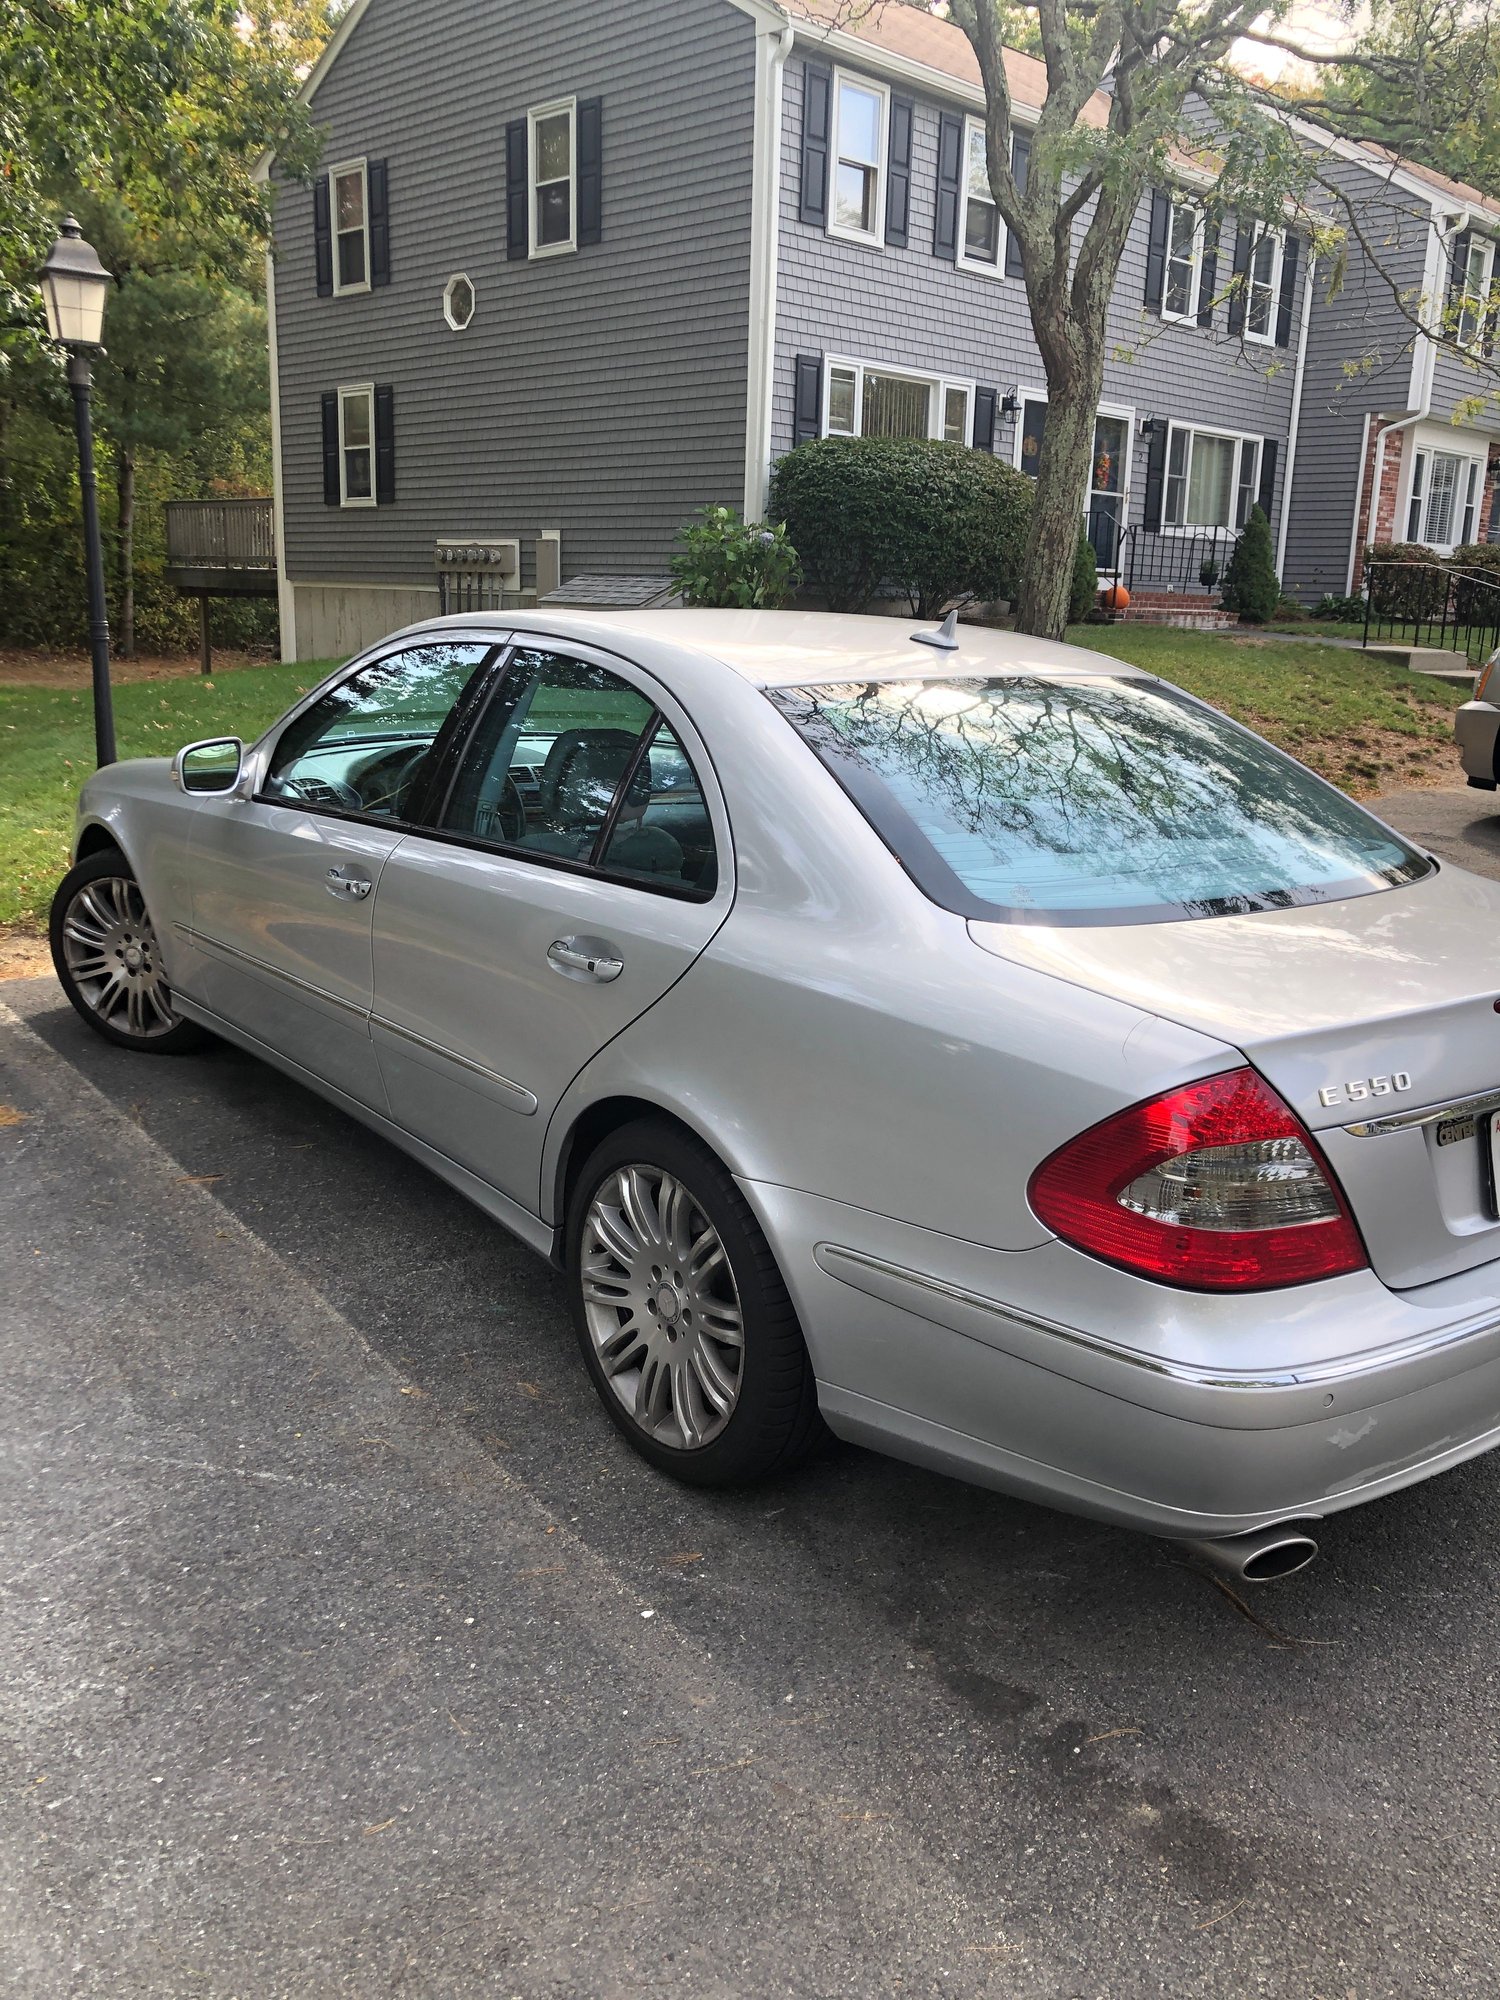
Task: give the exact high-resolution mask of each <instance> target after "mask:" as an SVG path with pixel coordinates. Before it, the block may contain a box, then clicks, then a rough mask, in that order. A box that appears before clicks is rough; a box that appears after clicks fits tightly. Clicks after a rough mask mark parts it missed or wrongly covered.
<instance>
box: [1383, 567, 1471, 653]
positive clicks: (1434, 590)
mask: <svg viewBox="0 0 1500 2000" xmlns="http://www.w3.org/2000/svg"><path fill="white" fill-rule="evenodd" d="M1364 581H1365V632H1364V639H1363V641H1362V643H1363V644H1364V645H1366V646H1368V645H1369V644H1370V642H1371V641H1372V640H1374V641H1375V643H1376V644H1380V643H1382V642H1388V641H1390V640H1392V639H1395V638H1398V637H1399V638H1400V640H1401V642H1402V643H1403V644H1406V645H1411V646H1431V647H1433V648H1434V649H1436V650H1437V651H1438V652H1444V653H1447V652H1452V653H1462V654H1464V655H1465V657H1466V658H1468V659H1470V660H1476V661H1477V660H1483V659H1486V658H1488V656H1489V655H1490V654H1491V653H1492V652H1493V651H1494V650H1495V648H1496V646H1497V645H1500V576H1493V575H1492V576H1486V575H1484V574H1483V572H1481V571H1478V570H1463V569H1450V568H1449V566H1448V565H1447V564H1446V563H1442V562H1430V563H1419V562H1387V561H1377V562H1367V563H1366V564H1365V578H1364Z"/></svg>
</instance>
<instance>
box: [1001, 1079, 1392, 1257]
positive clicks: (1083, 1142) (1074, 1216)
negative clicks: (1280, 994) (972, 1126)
mask: <svg viewBox="0 0 1500 2000" xmlns="http://www.w3.org/2000/svg"><path fill="white" fill-rule="evenodd" d="M1029 1194H1030V1198H1031V1206H1032V1208H1033V1209H1034V1210H1035V1211H1036V1213H1037V1215H1038V1216H1039V1217H1040V1218H1041V1220H1042V1221H1043V1222H1045V1223H1046V1225H1047V1227H1048V1228H1049V1229H1051V1230H1054V1231H1055V1232H1056V1234H1057V1235H1059V1236H1060V1237H1061V1238H1062V1239H1063V1241H1064V1242H1065V1243H1071V1244H1073V1245H1075V1246H1076V1248H1078V1249H1080V1250H1087V1251H1088V1252H1089V1253H1090V1254H1091V1255H1092V1256H1095V1257H1102V1258H1104V1259H1105V1260H1106V1262H1108V1263H1111V1264H1120V1265H1123V1266H1124V1268H1125V1269H1126V1270H1127V1271H1139V1272H1140V1273H1141V1274H1142V1276H1144V1277H1148V1278H1157V1279H1160V1280H1161V1281H1162V1282H1163V1283H1165V1284H1169V1285H1181V1286H1183V1287H1185V1288H1186V1289H1188V1290H1192V1291H1205V1292H1251V1291H1270V1290H1272V1289H1273V1288H1274V1287H1276V1286H1280V1285H1305V1284H1307V1283H1308V1282H1309V1281H1310V1280H1311V1279H1314V1278H1336V1277H1338V1276H1339V1275H1340V1274H1341V1273H1343V1272H1345V1271H1358V1270H1361V1269H1362V1268H1363V1267H1364V1265H1365V1264H1366V1263H1367V1262H1368V1259H1367V1258H1366V1256H1365V1248H1364V1245H1363V1243H1362V1242H1361V1241H1360V1236H1359V1231H1358V1230H1357V1229H1356V1228H1355V1226H1354V1218H1353V1217H1352V1216H1351V1215H1350V1213H1349V1210H1348V1206H1347V1204H1346V1203H1345V1201H1344V1197H1343V1194H1342V1193H1341V1191H1340V1189H1339V1186H1338V1183H1337V1182H1336V1181H1335V1180H1334V1177H1333V1174H1332V1171H1331V1170H1330V1168H1329V1166H1328V1163H1327V1161H1326V1160H1324V1158H1323V1156H1322V1154H1321V1153H1320V1152H1319V1151H1318V1148H1317V1143H1316V1141H1315V1140H1314V1139H1313V1136H1312V1134H1311V1133H1310V1132H1308V1131H1307V1130H1306V1128H1305V1127H1304V1126H1303V1125H1302V1124H1301V1122H1300V1121H1299V1120H1298V1119H1297V1118H1296V1117H1295V1116H1294V1115H1293V1113H1292V1112H1291V1110H1290V1109H1289V1108H1288V1107H1287V1106H1286V1105H1285V1104H1283V1103H1282V1101H1281V1099H1280V1098H1279V1097H1278V1096H1277V1095H1276V1093H1275V1091H1274V1090H1272V1088H1271V1086H1270V1085H1269V1084H1268V1083H1267V1082H1266V1081H1265V1079H1264V1078H1263V1077H1260V1076H1258V1075H1257V1074H1256V1072H1255V1071H1254V1070H1253V1069H1235V1070H1229V1071H1227V1072H1226V1073H1225V1074H1224V1075H1222V1076H1210V1077H1205V1078H1204V1079H1203V1080H1202V1081H1201V1082H1199V1083H1190V1084H1186V1085H1184V1087H1183V1088H1182V1089H1181V1090H1172V1091H1168V1092H1167V1093H1166V1094H1165V1095H1164V1096H1162V1097H1153V1098H1151V1099H1150V1100H1149V1101H1148V1102H1147V1103H1145V1104H1134V1105H1132V1106H1131V1107H1130V1109H1129V1110H1128V1111H1121V1112H1118V1113H1117V1114H1116V1115H1115V1116H1114V1117H1113V1118H1106V1119H1105V1120H1104V1122H1103V1124H1101V1125H1095V1126H1092V1127H1091V1128H1090V1129H1089V1130H1088V1131H1087V1132H1081V1133H1080V1134H1079V1135H1078V1137H1077V1138H1076V1139H1070V1140H1069V1141H1068V1143H1067V1145H1065V1146H1061V1147H1059V1148H1058V1150H1057V1151H1056V1152H1055V1153H1054V1154H1053V1155H1052V1156H1051V1158H1050V1159H1047V1160H1044V1161H1043V1162H1042V1164H1041V1166H1039V1167H1038V1168H1037V1170H1036V1172H1035V1173H1034V1174H1033V1175H1032V1177H1031V1186H1030V1189H1029Z"/></svg>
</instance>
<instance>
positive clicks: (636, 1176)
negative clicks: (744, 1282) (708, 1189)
mask: <svg viewBox="0 0 1500 2000" xmlns="http://www.w3.org/2000/svg"><path fill="white" fill-rule="evenodd" d="M580 1258H581V1267H582V1269H581V1275H582V1281H583V1306H584V1315H585V1318H586V1320H587V1324H588V1330H589V1336H590V1339H591V1340H592V1341H593V1345H594V1352H595V1354H596V1356H597V1358H598V1361H599V1365H600V1367H601V1368H602V1370H603V1372H604V1376H605V1379H606V1381H607V1382H608V1383H609V1386H610V1389H611V1391H612V1392H613V1394H614V1395H615V1397H616V1398H617V1399H618V1401H619V1402H620V1404H621V1406H622V1407H623V1408H624V1410H625V1411H626V1413H627V1415H628V1416H629V1417H630V1418H631V1420H632V1422H633V1423H635V1424H636V1425H637V1426H638V1427H639V1428H640V1429H641V1430H642V1431H644V1432H645V1433H646V1435H647V1436H648V1437H650V1438H652V1439H654V1440H655V1442H656V1443H657V1444H661V1445H666V1446H669V1447H671V1448H673V1449H676V1450H679V1451H696V1450H698V1449H699V1448H700V1447H701V1446H703V1445H706V1444H710V1443H711V1442H712V1441H713V1440H714V1439H715V1438H716V1437H718V1435H719V1434H720V1432H721V1431H722V1430H723V1429H724V1426H725V1425H726V1424H727V1423H728V1422H729V1419H730V1417H731V1416H733V1414H734V1409H735V1405H736V1403H737V1402H738V1400H739V1393H740V1384H741V1380H742V1376H743V1368H744V1353H745V1334H744V1319H743V1315H742V1312H741V1309H740V1297H739V1291H738V1288H737V1286H736V1285H735V1281H734V1273H733V1271H732V1270H731V1268H730V1264H729V1258H728V1256H727V1254H726V1253H725V1249H724V1245H723V1243H722V1242H721V1241H720V1238H719V1232H718V1231H717V1230H716V1229H715V1228H714V1226H713V1224H712V1222H710V1220H709V1219H708V1216H707V1215H706V1214H705V1213H704V1211H703V1209H702V1208H701V1207H700V1205H699V1204H698V1202H697V1201H696V1200H695V1198H694V1196H693V1193H692V1190H691V1189H690V1188H688V1187H687V1186H686V1185H685V1183H683V1182H682V1181H680V1180H678V1179H677V1178H676V1177H675V1176H674V1175H672V1174H669V1173H667V1172H666V1171H665V1170H664V1169H662V1168H660V1167H652V1166H646V1165H643V1164H639V1165H632V1166H624V1167H618V1168H616V1169H615V1171H614V1172H613V1173H611V1174H609V1175H608V1176H607V1177H606V1178H605V1179H604V1180H603V1181H602V1182H601V1183H600V1185H599V1187H598V1188H597V1190H596V1191H595V1194H594V1198H593V1200H592V1201H591V1202H590V1203H589V1207H588V1212H587V1214H586V1215H585V1217H584V1222H583V1236H582V1241H581V1244H580Z"/></svg>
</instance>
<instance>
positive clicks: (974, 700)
mask: <svg viewBox="0 0 1500 2000" xmlns="http://www.w3.org/2000/svg"><path fill="white" fill-rule="evenodd" d="M768 693H769V696H770V699H771V700H772V701H773V702H774V703H775V704H776V706H777V707H778V708H780V709H781V711H782V712H783V714H785V715H786V716H787V717H788V718H789V720H790V721H791V722H792V723H793V725H794V726H795V727H796V729H797V730H798V731H799V732H800V734H801V735H802V736H803V737H804V738H805V740H806V741H807V742H808V743H809V744H810V745H811V746H812V748H813V749H814V750H815V751H816V752H817V754H818V756H819V757H820V758H821V759H822V760H823V762H824V763H825V764H826V765H827V766H828V768H829V769H830V770H831V771H832V772H833V773H834V775H835V776H836V777H837V778H838V780H839V781H840V783H841V784H842V785H843V786H844V788H845V789H846V790H847V791H848V792H849V794H850V795H851V797H852V798H853V799H854V800H855V802H856V804H857V805H858V806H859V807H860V809H861V810H862V811H863V813H864V814H865V816H866V818H867V819H868V820H869V821H870V822H871V824H872V825H873V826H874V827H875V829H876V831H877V832H878V833H879V834H880V835H881V837H882V838H883V839H884V840H885V842H886V844H887V845H888V846H889V847H890V848H891V849H892V850H893V852H894V853H895V854H896V855H897V856H898V857H899V859H900V860H901V861H902V862H903V863H904V865H905V866H906V868H907V870H908V872H909V873H910V874H911V875H912V876H913V877H914V878H915V880H916V882H917V884H918V886H919V887H920V888H921V889H923V890H924V891H925V893H926V894H927V895H929V896H930V897H931V898H932V899H933V901H934V902H936V903H940V904H942V905H943V906H944V907H945V908H946V909H950V910H955V911H957V912H958V914H959V915H961V916H965V917H973V918H978V919H982V920H986V921H989V922H997V921H998V922H1008V923H1048V924H1058V923H1159V922H1162V921H1164V920H1168V919H1173V918H1187V917H1218V916H1231V915H1236V914H1239V913H1242V912H1245V911H1249V910H1274V909H1288V908H1292V907H1294V906H1296V905H1298V904H1302V903H1319V902H1329V901H1332V900H1333V899H1334V898H1335V897H1343V896H1358V895H1365V894H1368V893H1370V892H1371V891H1373V890H1376V889H1385V888H1390V887H1392V886H1394V885H1395V884H1397V883H1400V882H1411V881H1415V880H1416V879H1417V878H1418V877H1419V876H1422V875H1425V874H1427V873H1428V872H1429V871H1430V869H1431V868H1432V865H1433V864H1432V863H1431V862H1430V861H1429V860H1428V859H1427V857H1426V856H1425V855H1421V854H1419V853H1417V851H1416V850H1415V849H1414V848H1412V847H1409V846H1408V845H1407V844H1406V842H1405V841H1403V840H1401V839H1400V838H1399V837H1398V836H1397V835H1396V834H1393V833H1391V832H1390V831H1389V829H1387V828H1386V827H1383V826H1381V825H1380V824H1379V822H1378V821H1376V820H1374V819H1372V818H1371V817H1370V815H1369V814H1368V813H1366V812H1364V811H1362V810H1361V809H1360V807H1358V806H1357V805H1355V804H1354V802H1353V801H1352V800H1351V799H1346V798H1345V797H1344V795H1343V794H1342V793H1341V792H1338V791H1335V790H1334V789H1333V787H1332V786H1330V785H1325V784H1324V783H1323V782H1322V781H1321V779H1318V778H1315V777H1314V776H1313V775H1312V773H1311V772H1310V771H1305V770H1304V769H1303V768H1302V766H1301V765H1300V764H1296V763H1293V761H1292V760H1291V758H1289V757H1284V756H1282V754H1281V753H1280V751H1278V750H1274V749H1272V747H1271V746H1270V745H1269V744H1268V743H1263V742H1261V740H1260V739H1259V738H1258V737H1255V736H1252V735H1250V734H1249V732H1248V731H1246V730H1243V729H1241V728H1239V727H1238V725H1237V724H1235V723H1233V722H1231V721H1229V719H1228V718H1227V717H1226V716H1222V715H1220V714H1218V713H1217V712H1216V711H1215V710H1213V709H1210V708H1204V707H1202V706H1201V705H1200V704H1199V703H1198V702H1195V701H1193V700H1192V699H1191V698H1190V697H1188V696H1187V695H1184V694H1181V693H1179V692H1178V690H1177V689H1175V688H1169V687H1162V686H1159V685H1157V684H1155V683H1153V682H1150V681H1141V680H1133V679H1128V678H1125V677H1123V676H1122V677H1119V678H1114V677H1105V676H1101V677H1098V678H1089V679H1087V680H1076V681H1075V680H1062V679H1059V680H1048V679H1041V678H1025V679H1023V678H1016V679H1009V678H1006V679H998V680H980V679H973V680H970V679H952V680H927V681H884V682H881V681H876V682H867V683H855V682H848V683H840V684H836V685H828V686H818V687H789V688H773V689H769V690H768Z"/></svg>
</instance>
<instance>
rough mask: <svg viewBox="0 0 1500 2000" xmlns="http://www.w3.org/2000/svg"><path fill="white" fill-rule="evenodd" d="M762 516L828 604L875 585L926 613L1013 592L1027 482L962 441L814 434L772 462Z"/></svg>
mask: <svg viewBox="0 0 1500 2000" xmlns="http://www.w3.org/2000/svg"><path fill="white" fill-rule="evenodd" d="M770 512H771V515H772V518H773V519H775V520H779V521H784V522H785V523H786V530H787V534H788V535H789V537H790V539H791V542H792V545H793V547H794V548H795V549H796V550H797V553H798V555H799V556H800V557H801V558H802V565H803V569H804V571H805V573H806V576H807V580H808V582H809V583H810V584H813V585H815V586H816V587H817V588H818V589H819V590H822V591H823V592H824V593H825V594H826V596H827V599H828V607H829V609H830V610H831V611H862V610H863V609H864V607H865V606H866V605H867V604H868V603H869V602H870V600H871V598H872V597H874V596H875V595H876V594H877V593H878V592H880V591H882V590H886V591H894V592H899V593H900V594H901V595H902V596H904V597H905V598H906V600H907V602H908V603H909V604H910V605H911V609H912V615H913V617H916V618H935V617H936V616H937V615H938V613H939V612H940V611H941V610H942V608H943V606H944V605H945V604H947V603H949V602H950V600H952V599H953V598H955V597H964V596H968V595H970V594H972V595H973V596H974V597H976V598H978V599H980V600H981V601H984V600H988V599H990V598H994V597H1014V596H1015V595H1016V593H1017V591H1018V589H1019V587H1020V577H1021V558H1022V555H1023V553H1024V551H1025V547H1026V534H1027V529H1028V527H1029V525H1030V521H1031V481H1030V480H1029V479H1028V478H1027V477H1026V476H1025V474H1024V473H1021V472H1017V471H1016V470H1015V469H1014V467H1012V466H1009V465H1004V464H1002V463H1001V461H1000V460H999V459H998V458H995V457H993V456H992V455H991V454H990V453H989V452H986V451H975V450H973V449H972V448H971V447H970V446H968V445H963V444H947V443H943V442H941V441H938V440H935V439H930V438H815V439H813V440H812V441H811V442H809V443H807V444H801V445H798V446H797V448H796V449H795V450H794V451H789V452H788V453H787V455H786V456H785V458H783V459H781V460H780V461H779V463H778V464H777V466H776V469H775V471H774V473H773V474H772V476H771V506H770Z"/></svg>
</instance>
